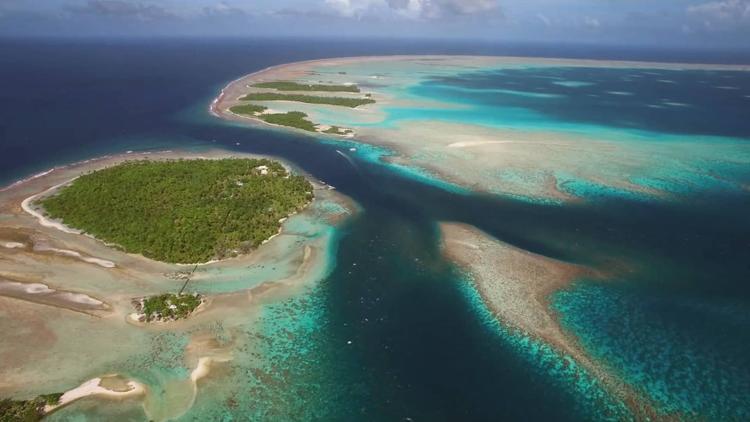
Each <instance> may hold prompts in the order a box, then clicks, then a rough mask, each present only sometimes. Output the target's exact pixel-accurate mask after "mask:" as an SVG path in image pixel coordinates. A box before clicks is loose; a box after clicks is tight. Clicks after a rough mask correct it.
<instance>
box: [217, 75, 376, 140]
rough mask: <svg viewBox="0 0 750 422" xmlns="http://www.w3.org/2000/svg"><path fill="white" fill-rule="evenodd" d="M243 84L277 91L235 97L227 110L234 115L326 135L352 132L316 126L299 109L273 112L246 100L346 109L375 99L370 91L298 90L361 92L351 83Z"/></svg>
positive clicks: (289, 82) (277, 82)
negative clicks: (347, 94) (287, 102)
mask: <svg viewBox="0 0 750 422" xmlns="http://www.w3.org/2000/svg"><path fill="white" fill-rule="evenodd" d="M246 86H247V87H249V88H261V89H265V90H275V91H277V92H269V91H254V92H249V93H245V94H244V95H242V96H240V97H238V98H237V100H236V101H239V102H240V103H239V104H237V103H235V104H234V105H232V106H230V107H229V111H230V112H232V113H234V114H235V115H238V116H247V117H252V118H255V119H258V120H262V121H264V122H266V123H270V124H274V125H279V126H287V127H293V128H295V129H300V130H304V131H307V132H320V133H325V134H328V135H337V136H353V135H354V131H353V130H352V129H347V128H340V127H338V126H331V127H327V126H322V127H319V125H318V124H317V123H315V122H313V121H311V120H310V119H309V116H308V115H307V113H304V112H301V111H287V112H273V111H271V110H270V109H269V108H268V107H266V106H264V105H260V104H254V103H250V101H253V102H258V101H262V102H270V101H289V102H297V103H304V104H313V105H330V106H337V107H348V108H357V107H360V106H363V105H368V104H374V103H375V100H374V99H373V98H372V94H370V93H366V94H364V97H355V96H349V97H343V96H331V95H311V94H302V93H300V92H310V93H316V92H318V93H330V92H342V93H355V94H356V93H360V92H361V91H360V89H359V87H358V86H357V85H354V84H341V85H325V84H305V83H299V82H292V81H270V82H258V83H254V84H252V85H246ZM287 92H291V93H287ZM295 92H296V93H295Z"/></svg>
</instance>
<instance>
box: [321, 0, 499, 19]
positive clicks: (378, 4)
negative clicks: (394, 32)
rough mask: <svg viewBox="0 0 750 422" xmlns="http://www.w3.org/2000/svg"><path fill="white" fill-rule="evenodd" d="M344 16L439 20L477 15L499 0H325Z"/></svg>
mask: <svg viewBox="0 0 750 422" xmlns="http://www.w3.org/2000/svg"><path fill="white" fill-rule="evenodd" d="M325 4H326V5H327V6H328V7H330V8H332V9H333V10H335V11H336V12H337V13H338V14H339V15H341V16H345V17H360V16H362V15H364V14H367V13H374V12H378V11H380V12H385V11H392V12H395V13H396V14H397V15H399V16H403V17H406V18H411V19H439V18H450V17H453V16H467V15H477V14H480V13H483V12H489V11H493V10H496V9H498V4H497V0H325Z"/></svg>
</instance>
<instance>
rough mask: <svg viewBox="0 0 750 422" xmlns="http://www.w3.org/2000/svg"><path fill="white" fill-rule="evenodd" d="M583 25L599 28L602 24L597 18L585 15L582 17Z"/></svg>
mask: <svg viewBox="0 0 750 422" xmlns="http://www.w3.org/2000/svg"><path fill="white" fill-rule="evenodd" d="M583 25H584V26H587V27H589V28H599V27H601V26H602V23H601V22H600V21H599V19H597V18H592V17H591V16H585V17H584V18H583Z"/></svg>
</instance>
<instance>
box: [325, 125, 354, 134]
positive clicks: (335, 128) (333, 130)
mask: <svg viewBox="0 0 750 422" xmlns="http://www.w3.org/2000/svg"><path fill="white" fill-rule="evenodd" d="M323 133H330V134H332V135H348V134H350V133H352V130H351V129H342V128H340V127H338V126H331V127H329V128H328V129H326V130H324V131H323Z"/></svg>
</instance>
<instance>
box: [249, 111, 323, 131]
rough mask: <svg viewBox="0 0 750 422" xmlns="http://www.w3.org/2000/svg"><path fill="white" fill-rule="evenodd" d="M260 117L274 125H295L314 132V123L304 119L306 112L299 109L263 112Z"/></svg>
mask: <svg viewBox="0 0 750 422" xmlns="http://www.w3.org/2000/svg"><path fill="white" fill-rule="evenodd" d="M258 117H260V118H261V119H262V120H263V121H265V122H268V123H272V124H275V125H281V126H289V127H295V128H297V129H302V130H306V131H308V132H315V130H316V129H315V124H314V123H313V122H311V121H309V120H307V119H306V117H307V114H305V113H303V112H301V111H290V112H288V113H273V114H264V115H262V116H258Z"/></svg>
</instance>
